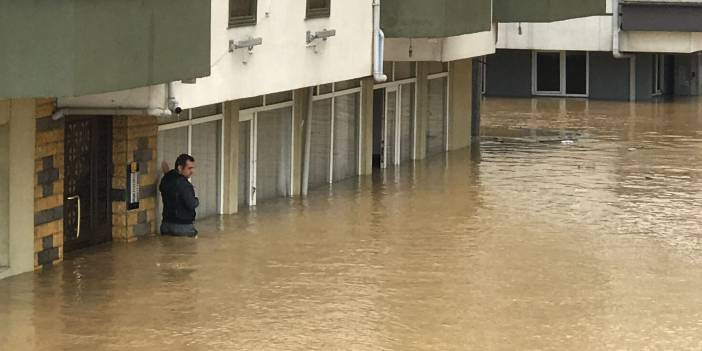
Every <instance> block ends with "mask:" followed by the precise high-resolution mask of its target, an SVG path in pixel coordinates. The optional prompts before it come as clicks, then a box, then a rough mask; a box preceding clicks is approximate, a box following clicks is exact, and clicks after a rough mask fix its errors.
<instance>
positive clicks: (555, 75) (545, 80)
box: [536, 52, 561, 92]
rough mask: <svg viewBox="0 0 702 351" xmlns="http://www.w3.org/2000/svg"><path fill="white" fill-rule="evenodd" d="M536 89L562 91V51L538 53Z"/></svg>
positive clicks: (540, 90) (539, 90)
mask: <svg viewBox="0 0 702 351" xmlns="http://www.w3.org/2000/svg"><path fill="white" fill-rule="evenodd" d="M536 91H538V92H560V91H561V53H560V52H539V53H537V54H536Z"/></svg>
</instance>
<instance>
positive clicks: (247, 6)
mask: <svg viewBox="0 0 702 351" xmlns="http://www.w3.org/2000/svg"><path fill="white" fill-rule="evenodd" d="M256 3H257V1H256V0H229V27H241V26H249V25H252V24H256V7H257V6H256Z"/></svg>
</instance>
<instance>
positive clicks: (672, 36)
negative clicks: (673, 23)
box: [621, 32, 702, 54]
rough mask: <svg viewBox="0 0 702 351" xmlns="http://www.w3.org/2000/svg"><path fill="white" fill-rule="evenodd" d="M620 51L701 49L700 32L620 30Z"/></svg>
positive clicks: (668, 51) (694, 50)
mask: <svg viewBox="0 0 702 351" xmlns="http://www.w3.org/2000/svg"><path fill="white" fill-rule="evenodd" d="M621 40H622V43H621V48H622V51H628V52H658V53H681V54H687V53H692V52H697V51H700V50H702V33H689V32H622V39H621Z"/></svg>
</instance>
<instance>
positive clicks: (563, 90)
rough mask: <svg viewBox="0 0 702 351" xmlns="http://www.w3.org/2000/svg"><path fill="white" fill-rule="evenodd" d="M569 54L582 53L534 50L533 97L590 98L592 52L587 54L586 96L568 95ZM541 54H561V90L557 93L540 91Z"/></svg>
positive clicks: (532, 62)
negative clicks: (539, 60)
mask: <svg viewBox="0 0 702 351" xmlns="http://www.w3.org/2000/svg"><path fill="white" fill-rule="evenodd" d="M568 52H581V51H580V50H533V51H532V56H531V94H532V95H533V96H558V97H574V98H587V97H590V52H589V51H582V52H584V53H585V94H568V84H567V76H566V74H567V68H566V60H567V56H566V55H567V53H568ZM540 53H559V57H560V58H559V60H560V62H559V75H560V78H559V79H560V90H558V91H556V90H554V91H541V90H538V82H537V80H538V74H539V72H538V62H537V59H538V54H540Z"/></svg>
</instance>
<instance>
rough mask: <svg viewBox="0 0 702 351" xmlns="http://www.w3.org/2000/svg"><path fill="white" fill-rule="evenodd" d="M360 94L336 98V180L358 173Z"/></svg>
mask: <svg viewBox="0 0 702 351" xmlns="http://www.w3.org/2000/svg"><path fill="white" fill-rule="evenodd" d="M359 99H360V95H359V94H357V93H356V94H348V95H341V96H338V97H336V98H335V99H334V181H335V182H336V181H340V180H343V179H347V178H351V177H355V176H356V175H358V171H357V170H358V116H359Z"/></svg>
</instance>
